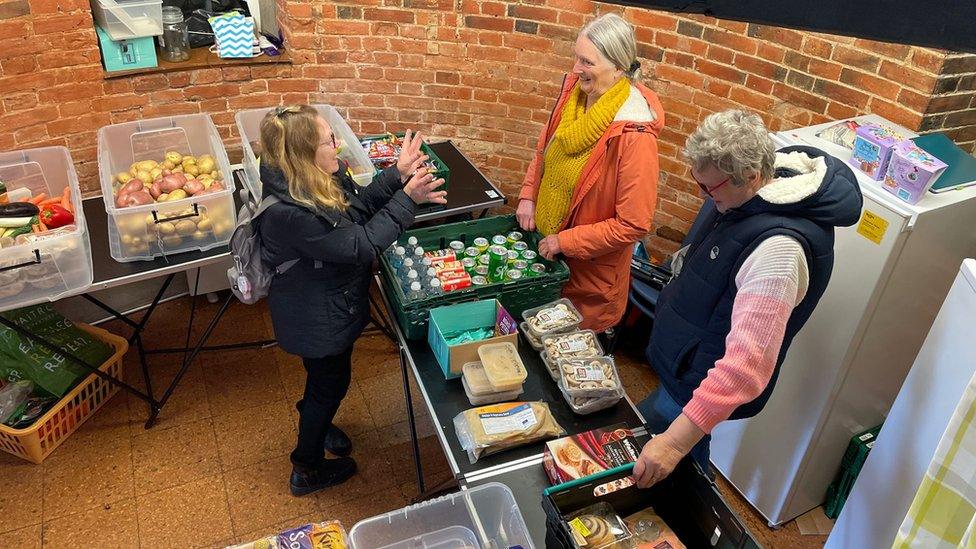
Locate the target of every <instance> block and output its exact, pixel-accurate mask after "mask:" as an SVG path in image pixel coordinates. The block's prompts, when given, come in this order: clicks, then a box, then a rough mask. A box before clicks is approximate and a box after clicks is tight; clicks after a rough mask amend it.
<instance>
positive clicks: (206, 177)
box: [197, 175, 214, 189]
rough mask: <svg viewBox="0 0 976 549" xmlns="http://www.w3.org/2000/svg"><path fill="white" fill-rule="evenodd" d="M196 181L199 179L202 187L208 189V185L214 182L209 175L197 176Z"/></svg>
mask: <svg viewBox="0 0 976 549" xmlns="http://www.w3.org/2000/svg"><path fill="white" fill-rule="evenodd" d="M197 181H199V182H200V184H201V185H203V188H204V189H209V188H210V185H211V184H212V183H213V182H214V180H213V178H212V177H210V176H209V175H201V176H198V177H197Z"/></svg>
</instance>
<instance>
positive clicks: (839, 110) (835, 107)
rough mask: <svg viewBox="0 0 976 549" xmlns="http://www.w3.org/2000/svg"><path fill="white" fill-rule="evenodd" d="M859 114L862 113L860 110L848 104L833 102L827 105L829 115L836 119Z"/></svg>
mask: <svg viewBox="0 0 976 549" xmlns="http://www.w3.org/2000/svg"><path fill="white" fill-rule="evenodd" d="M859 114H861V111H860V110H858V109H855V108H854V107H851V106H848V105H842V104H840V103H836V102H831V103H830V104H829V105H827V116H829V117H831V118H833V119H834V120H843V119H845V118H853V117H855V116H857V115H859Z"/></svg>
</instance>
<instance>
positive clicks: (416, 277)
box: [403, 269, 420, 289]
mask: <svg viewBox="0 0 976 549" xmlns="http://www.w3.org/2000/svg"><path fill="white" fill-rule="evenodd" d="M414 282H416V283H418V284H420V274H419V273H418V272H417V271H415V270H413V269H410V270H409V271H408V272H407V278H406V279H405V280H404V281H403V288H404V289H407V288H409V287H410V286H411V285H412V284H413V283H414Z"/></svg>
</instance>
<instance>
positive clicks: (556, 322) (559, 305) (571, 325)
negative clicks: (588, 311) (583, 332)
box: [522, 297, 583, 338]
mask: <svg viewBox="0 0 976 549" xmlns="http://www.w3.org/2000/svg"><path fill="white" fill-rule="evenodd" d="M540 313H543V314H545V315H547V316H548V317H549V318H548V319H550V320H551V323H550V324H548V326H549V327H536V325H535V324H534V323H533V319H535V317H536V316H537V315H539V314H540ZM573 316H575V318H576V320H573ZM522 318H523V319H525V325H526V327H527V328H528V329H529V331H531V332H532V334H533V335H535V336H536V337H539V338H541V337H542V336H545V335H549V334H557V333H561V332H569V331H573V330H577V329H579V325H580V322H581V321H582V320H583V315H582V314H580V312H579V311H577V310H576V307H574V306H573V302H571V301H570V300H568V299H566V298H565V297H563V298H560V299H557V300H556V301H553V302H551V303H546V304H545V305H542V306H540V307H533V308H532V309H526V310H525V311H523V312H522Z"/></svg>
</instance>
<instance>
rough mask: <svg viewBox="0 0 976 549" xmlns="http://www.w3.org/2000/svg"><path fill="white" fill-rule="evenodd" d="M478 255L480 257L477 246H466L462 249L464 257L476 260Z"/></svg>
mask: <svg viewBox="0 0 976 549" xmlns="http://www.w3.org/2000/svg"><path fill="white" fill-rule="evenodd" d="M479 255H481V252H480V251H479V250H478V248H477V246H468V247H467V248H465V249H464V257H472V258H476V257H478V256H479Z"/></svg>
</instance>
